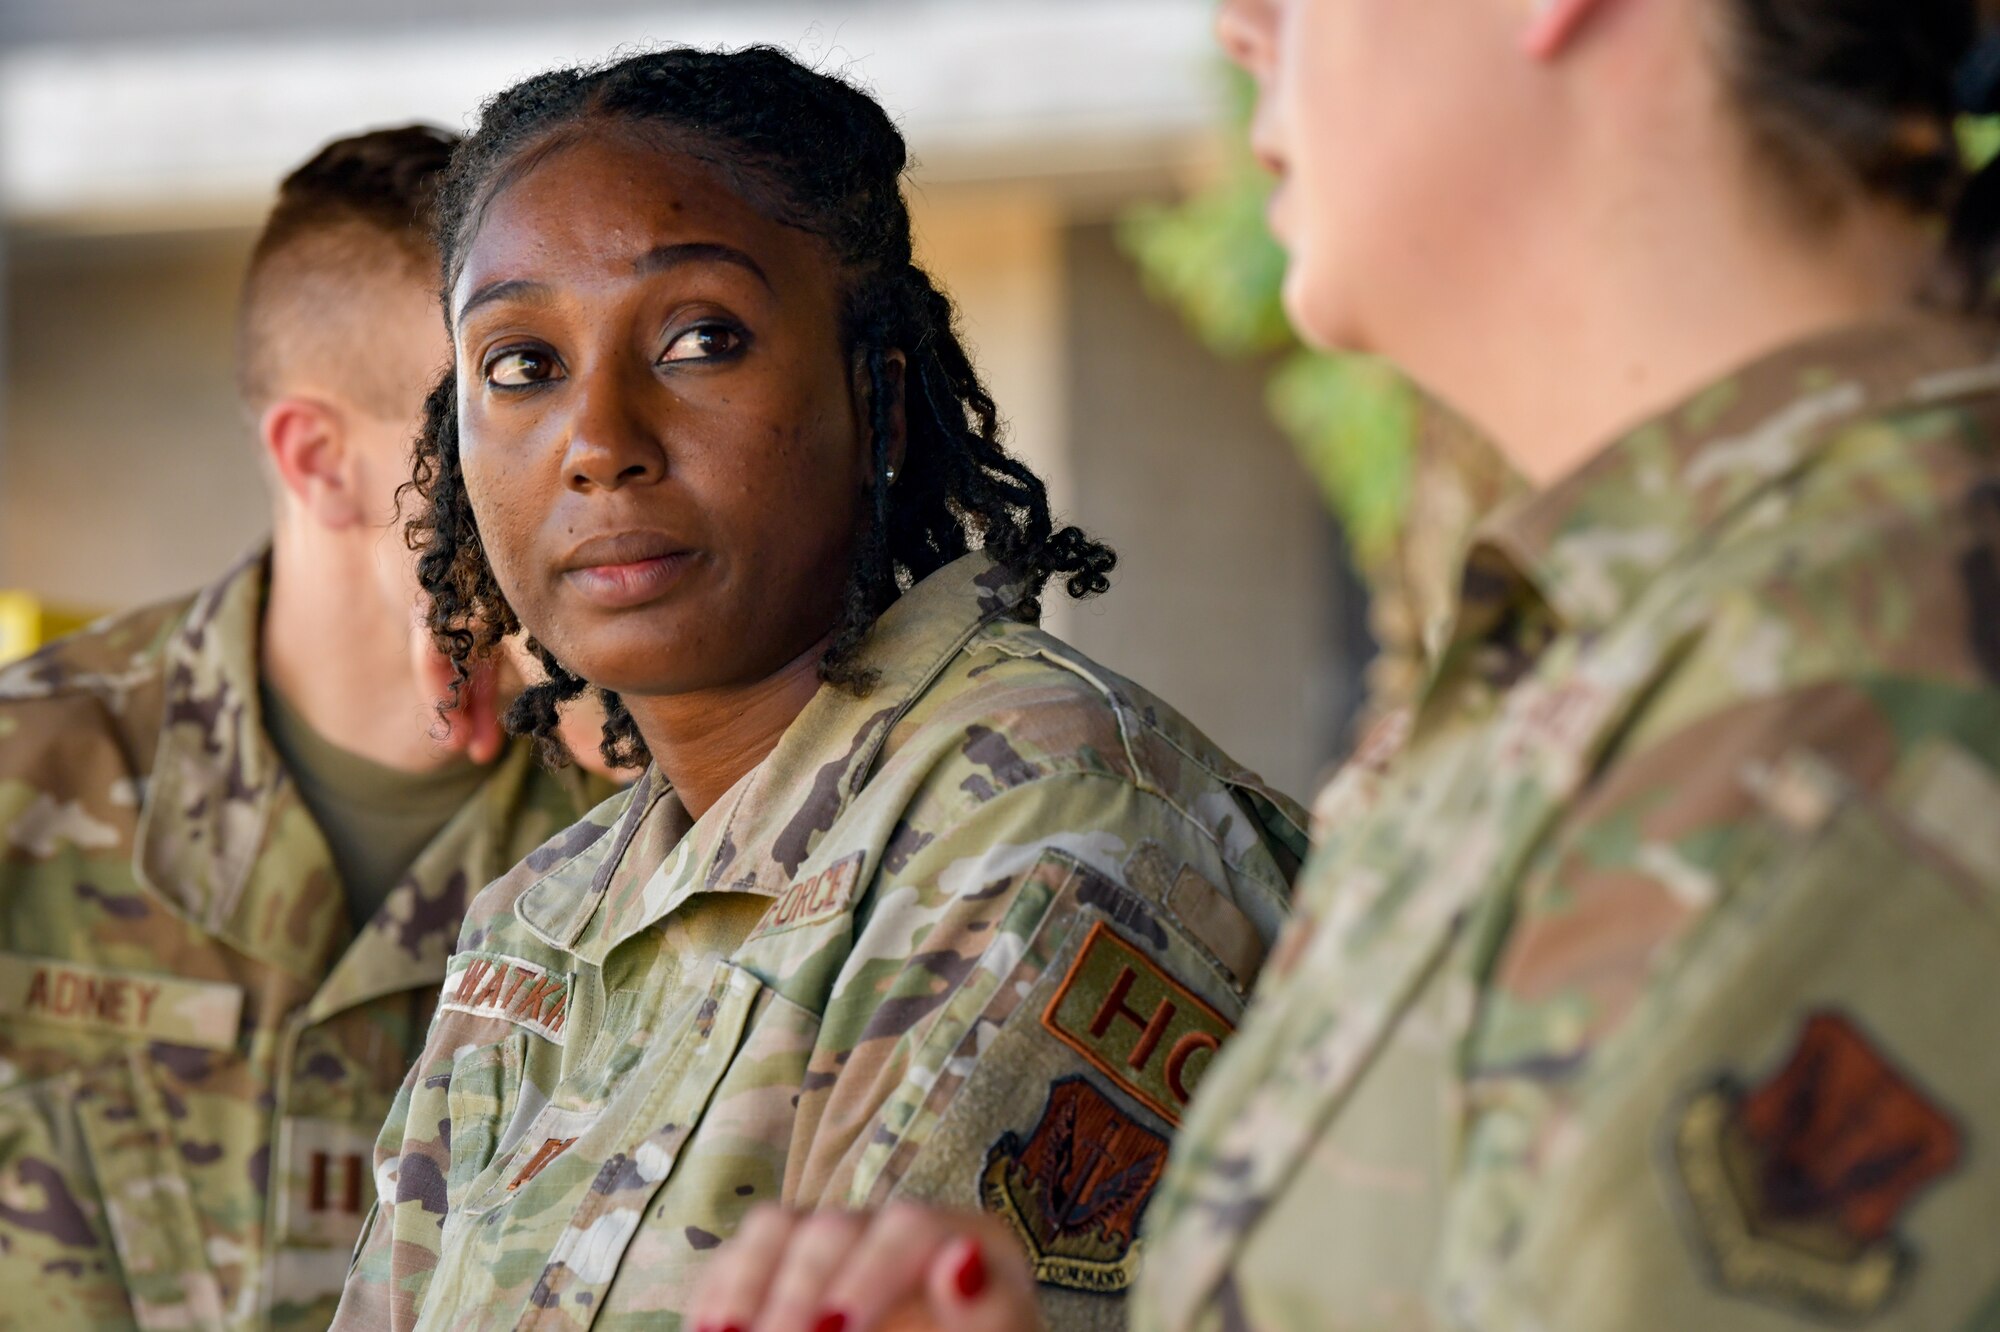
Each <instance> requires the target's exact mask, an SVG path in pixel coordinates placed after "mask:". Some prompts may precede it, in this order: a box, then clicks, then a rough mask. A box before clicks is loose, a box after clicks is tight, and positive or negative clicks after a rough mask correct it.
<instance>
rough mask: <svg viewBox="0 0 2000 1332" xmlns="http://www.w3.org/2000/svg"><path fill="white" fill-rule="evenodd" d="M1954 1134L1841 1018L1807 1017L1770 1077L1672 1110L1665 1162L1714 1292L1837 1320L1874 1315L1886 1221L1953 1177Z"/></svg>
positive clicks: (1957, 1142)
mask: <svg viewBox="0 0 2000 1332" xmlns="http://www.w3.org/2000/svg"><path fill="white" fill-rule="evenodd" d="M1961 1150H1962V1143H1961V1138H1960V1133H1959V1129H1958V1127H1957V1125H1956V1124H1954V1123H1953V1122H1952V1120H1951V1119H1950V1117H1949V1116H1947V1115H1946V1114H1945V1113H1944V1112H1943V1111H1942V1110H1940V1109H1939V1108H1938V1107H1937V1106H1936V1105H1935V1104H1933V1103H1932V1101H1931V1100H1930V1099H1929V1098H1928V1097H1927V1096H1925V1095H1924V1093H1923V1092H1922V1091H1920V1090H1919V1089H1918V1088H1917V1087H1916V1086H1915V1085H1914V1084H1913V1083H1912V1082H1911V1081H1910V1080H1909V1079H1908V1078H1906V1077H1905V1076H1904V1075H1903V1074H1902V1073H1901V1072H1900V1071H1899V1070H1898V1069H1896V1068H1895V1067H1894V1066H1893V1065H1892V1064H1890V1062H1889V1061H1888V1060H1887V1059H1885V1058H1884V1057H1883V1056H1882V1055H1881V1054H1880V1053H1878V1052H1877V1051H1876V1050H1875V1048H1874V1047H1873V1046H1872V1045H1871V1044H1870V1043H1869V1041H1868V1039H1867V1038H1866V1037H1865V1036H1864V1035H1863V1034H1862V1033H1861V1032H1860V1031H1859V1030H1858V1029H1857V1028H1856V1027H1855V1026H1854V1024H1853V1023H1851V1022H1849V1021H1848V1020H1847V1019H1846V1018H1844V1017H1842V1016H1840V1015H1838V1014H1835V1013H1815V1014H1813V1015H1812V1016H1811V1017H1810V1018H1808V1019H1807V1020H1806V1024H1805V1027H1804V1029H1803V1030H1802V1031H1801V1033H1800V1036H1799V1041H1798V1044H1797V1046H1796V1047H1795V1048H1794V1049H1793V1051H1792V1054H1791V1057H1790V1058H1789V1059H1787V1060H1786V1062H1785V1063H1784V1065H1783V1066H1782V1067H1780V1068H1779V1069H1778V1070H1777V1071H1776V1072H1775V1073H1773V1074H1772V1075H1771V1076H1770V1077H1769V1078H1767V1079H1766V1080H1765V1081H1764V1082H1762V1083H1761V1084H1759V1085H1757V1086H1755V1087H1746V1086H1744V1085H1743V1084H1742V1083H1741V1082H1739V1081H1738V1080H1737V1079H1735V1078H1732V1077H1724V1078H1720V1079H1718V1080H1717V1081H1716V1082H1715V1083H1713V1084H1711V1085H1710V1086H1709V1087H1708V1088H1706V1089H1705V1090H1703V1091H1701V1092H1700V1093H1698V1094H1696V1095H1695V1096H1694V1097H1693V1098H1691V1099H1690V1100H1689V1101H1688V1102H1687V1103H1686V1104H1685V1105H1684V1106H1683V1107H1682V1110H1681V1112H1680V1116H1679V1119H1678V1121H1677V1122H1676V1125H1675V1130H1674V1156H1675V1161H1676V1164H1677V1165H1678V1166H1679V1169H1680V1175H1681V1181H1682V1183H1683V1185H1684V1187H1685V1190H1686V1194H1687V1199H1688V1202H1689V1204H1690V1208H1689V1211H1690V1214H1691V1216H1692V1217H1693V1220H1694V1223H1695V1229H1696V1230H1697V1232H1698V1233H1699V1235H1700V1237H1701V1239H1702V1241H1703V1243H1704V1246H1705V1247H1706V1248H1707V1250H1708V1252H1709V1255H1710V1257H1711V1258H1712V1259H1713V1260H1714V1265H1715V1271H1716V1274H1717V1276H1718V1278H1719V1279H1720V1281H1721V1282H1722V1284H1723V1285H1724V1286H1725V1287H1727V1288H1729V1289H1730V1290H1733V1291H1736V1292H1738V1293H1740V1294H1746V1295H1757V1296H1762V1297H1765V1298H1770V1299H1775V1300H1778V1301H1780V1302H1784V1303H1789V1304H1796V1305H1803V1306H1806V1307H1807V1308H1809V1309H1812V1310H1815V1311H1818V1312H1822V1313H1830V1314H1835V1315H1840V1316H1845V1317H1861V1316H1865V1315H1867V1314H1871V1313H1873V1312H1875V1311H1876V1310H1878V1309H1880V1308H1882V1307H1883V1306H1884V1305H1885V1304H1887V1303H1888V1301H1889V1298H1890V1297H1891V1296H1892V1295H1893V1294H1894V1293H1895V1289H1896V1286H1897V1283H1898V1282H1899V1281H1900V1279H1901V1278H1902V1276H1903V1274H1904V1272H1905V1271H1906V1270H1907V1269H1908V1267H1909V1265H1910V1262H1911V1261H1912V1256H1911V1254H1910V1251H1909V1249H1908V1248H1907V1247H1906V1246H1905V1245H1904V1243H1903V1241H1902V1239H1901V1238H1900V1237H1899V1236H1898V1234H1897V1232H1896V1223H1897V1221H1898V1220H1899V1219H1900V1218H1901V1216H1902V1215H1903V1213H1904V1212H1905V1211H1906V1210H1907V1209H1908V1208H1909V1207H1910V1206H1911V1204H1912V1203H1913V1202H1914V1201H1915V1200H1916V1198H1917V1195H1918V1194H1919V1193H1921V1192H1922V1191H1923V1190H1924V1189H1925V1188H1927V1187H1929V1186H1930V1185H1931V1184H1932V1183H1934V1182H1935V1181H1936V1180H1938V1179H1939V1178H1940V1177H1942V1176H1943V1175H1945V1174H1947V1173H1949V1172H1950V1171H1951V1170H1952V1168H1953V1167H1954V1166H1956V1165H1957V1163H1958V1160H1959V1156H1960V1152H1961Z"/></svg>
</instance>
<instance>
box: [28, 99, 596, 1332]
mask: <svg viewBox="0 0 2000 1332" xmlns="http://www.w3.org/2000/svg"><path fill="white" fill-rule="evenodd" d="M452 143H453V138H452V136H450V135H446V134H444V133H442V132H440V131H436V130H431V129H428V128H423V127H410V128H405V129H395V130H382V131H376V132H373V133H368V134H362V135H358V136H355V137H352V138H347V139H342V140H340V141H338V142H336V143H333V144H330V145H329V146H327V147H326V148H325V149H324V150H322V151H321V152H320V153H318V154H317V155H316V156H314V157H313V158H312V159H311V160H310V161H308V162H306V163H305V164H304V165H303V166H301V167H299V168H298V170H297V171H295V172H293V173H292V174H291V175H290V176H289V177H288V178H287V179H286V180H285V182H284V183H283V185H282V186H280V188H279V191H278V199H277V203H276V206H275V207H274V208H273V210H272V212H271V215H270V218H269V220H268V222H267V223H266V225H265V227H264V230H263V233H262V234H261V236H260V237H259V239H258V242H257V245H256V248H255V251H254V254H253V257H252V259H251V262H250V268H249V274H248V277H247V279H246V282H245V286H244V292H243V298H242V336H241V344H240V348H239V366H240V371H241V380H242V392H243V399H244V403H245V407H246V409H247V410H248V411H249V413H250V414H251V416H252V419H253V420H254V421H255V422H256V426H257V431H258V438H259V442H260V443H261V445H262V448H263V453H264V460H265V462H266V463H267V472H268V474H269V475H270V476H271V477H272V479H273V485H272V492H273V521H274V535H273V538H272V542H271V544H270V546H269V547H268V548H266V549H260V550H259V551H257V552H255V553H254V554H253V555H251V556H250V557H249V558H248V559H246V560H245V561H244V562H243V563H242V564H241V565H239V566H238V567H237V568H235V569H232V570H230V571H229V572H228V573H226V574H224V575H222V576H221V577H220V578H219V579H218V580H217V581H216V582H215V583H213V584H212V585H210V586H209V587H208V588H206V589H204V590H203V591H201V592H200V593H198V594H196V595H195V596H193V597H191V598H181V599H179V600H176V601H173V602H170V603H167V604H165V605H161V606H155V607H152V608H150V609H146V610H141V611H136V612H133V613H131V614H127V615H123V616H120V617H117V618H115V619H111V620H107V621H105V622H104V623H102V624H99V625H97V626H95V627H93V628H91V629H89V630H87V631H85V632H83V633H81V634H78V635H76V636H74V637H72V638H69V639H66V640H63V641H61V642H58V643H55V644H53V645H51V646H50V647H49V648H48V649H46V650H45V651H43V652H42V653H40V654H39V655H37V656H35V657H32V658H30V659H28V660H26V661H24V662H20V663H17V664H15V665H14V666H12V667H10V668H8V669H7V670H6V671H5V672H4V673H0V1014H3V1015H4V1016H5V1019H6V1020H5V1022H4V1023H0V1323H4V1324H6V1325H8V1326H15V1325H17V1323H16V1319H17V1317H18V1319H19V1320H20V1321H19V1324H18V1325H23V1326H25V1325H27V1322H28V1320H29V1318H30V1316H32V1319H33V1322H34V1325H35V1326H37V1327H40V1328H45V1329H69V1328H104V1329H110V1328H130V1327H141V1328H206V1329H223V1328H227V1329H249V1328H283V1329H293V1328H296V1329H321V1328H324V1327H325V1326H326V1325H327V1323H328V1321H329V1320H330V1319H331V1318H332V1315H333V1306H334V1303H335V1301H336V1299H337V1297H338V1295H339V1292H340V1285H341V1279H342V1276H343V1275H344V1273H345V1271H346V1267H347V1260H348V1258H349V1256H350V1254H351V1253H352V1251H353V1246H354V1242H355V1239H356V1238H357V1237H358V1236H359V1234H360V1231H361V1223H362V1220H363V1218H364V1217H365V1216H366V1214H367V1211H368V1209H369V1207H371V1206H372V1205H373V1201H374V1174H373V1171H372V1170H371V1169H370V1164H371V1158H370V1151H371V1149H372V1146H373V1142H374V1137H375V1132H376V1130H377V1129H378V1128H379V1127H380V1125H381V1122H382V1117H383V1116H384V1115H385V1114H387V1113H388V1110H389V1106H390V1103H391V1101H392V1100H393V1099H394V1096H395V1093H396V1089H397V1087H398V1085H399V1084H400V1083H401V1081H402V1073H403V1070H404V1068H406V1067H407V1066H408V1062H409V1059H410V1057H411V1055H413V1054H414V1053H415V1051H416V1049H417V1048H418V1046H419V1044H420V1043H421V1041H422V1038H423V1034H424V1032H425V1030H426V1028H427V1025H428V1022H429V1017H430V1010H431V1008H432V1006H433V1005H434V1004H435V1003H436V1001H437V995H438V987H439V985H440V983H441V982H442V981H443V979H444V974H445V957H446V954H447V953H448V952H449V951H450V949H451V945H452V942H453V941H454V939H455V938H456V936H457V931H458V922H459V919H460V917H461V914H462V913H463V910H464V906H465V902H466V900H467V899H468V898H469V897H470V895H471V893H472V891H473V890H475V889H477V888H478V887H479V886H480V885H481V884H483V883H485V882H487V881H488V880H490V879H491V878H492V877H493V876H494V875H496V874H498V873H500V872H501V871H503V870H504V869H506V867H507V866H509V865H511V864H513V863H514V862H515V861H516V860H518V859H519V858H520V857H521V856H523V855H526V854H527V853H528V852H529V851H530V850H532V849H533V848H534V847H535V846H536V845H538V844H539V843H541V842H542V841H544V840H546V839H547V838H548V837H549V836H550V834H551V833H553V832H555V831H557V830H560V829H561V828H563V827H565V826H566V825H568V824H569V823H571V822H573V821H574V820H575V819H576V818H577V817H579V815H580V814H581V813H582V812H584V811H585V810H587V809H588V808H589V807H590V804H591V803H592V799H591V797H590V796H589V795H587V794H586V792H585V791H584V789H583V786H582V783H580V782H579V781H576V780H574V779H573V777H572V776H556V775H552V774H548V773H544V772H543V771H541V770H540V769H539V768H538V767H537V766H536V764H535V762H534V756H533V754H532V752H531V751H530V749H529V747H528V746H527V745H526V744H525V743H523V744H517V745H514V746H511V747H508V748H503V747H502V746H501V745H500V744H498V743H497V742H496V743H492V744H490V745H486V746H484V747H483V748H479V751H478V754H477V761H473V760H472V759H471V758H468V757H467V756H465V755H462V754H458V753H455V752H452V751H451V750H450V749H449V748H448V746H445V745H441V744H440V743H439V742H438V741H437V739H436V738H434V736H433V734H432V733H433V731H434V730H435V729H436V717H435V715H434V713H433V711H432V709H431V707H430V705H429V702H428V700H427V697H426V695H425V694H424V692H423V691H422V690H421V689H420V688H419V686H418V684H417V682H416V679H415V676H414V674H413V672H412V669H411V663H410V650H409V623H410V617H411V614H412V608H413V606H414V603H415V598H416V573H415V567H414V565H415V561H414V557H413V556H412V554H411V552H410V551H409V550H408V549H407V548H406V546H405V545H404V543H403V541H402V540H401V539H400V537H401V534H400V532H398V531H397V530H396V528H395V526H394V524H393V521H392V519H393V514H394V510H395V494H396V490H397V488H398V486H399V485H400V484H401V483H402V482H403V481H404V480H406V479H407V477H408V474H409V447H410V443H409V442H410V439H411V437H412V436H413V434H414V433H415V429H416V423H417V419H418V416H419V410H420V408H421V406H422V403H423V395H424V390H425V387H426V386H427V385H428V383H429V382H430V380H431V379H432V378H433V377H434V376H435V375H436V373H437V368H438V366H439V365H440V364H441V363H442V362H443V360H444V356H445V352H446V348H445V344H444V340H443V339H442V337H441V336H440V325H439V322H438V312H437V302H436V296H435V290H434V288H433V286H432V284H431V283H430V281H429V270H430V266H431V264H432V263H433V262H434V259H433V257H432V250H431V245H430V241H429V237H428V235H427V233H426V223H427V218H428V210H429V208H430V205H431V201H432V200H433V198H434V197H435V194H436V189H437V185H438V181H439V179H440V177H441V175H442V172H443V169H444V166H445V163H446V162H447V160H448V159H449V156H450V153H451V147H452ZM245 465H246V466H248V465H250V464H249V462H248V460H247V459H246V462H245ZM475 747H476V746H475Z"/></svg>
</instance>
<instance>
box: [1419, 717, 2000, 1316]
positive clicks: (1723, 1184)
mask: <svg viewBox="0 0 2000 1332" xmlns="http://www.w3.org/2000/svg"><path fill="white" fill-rule="evenodd" d="M1995 811H2000V729H1996V727H1995V725H1994V714H1993V711H1992V696H1991V694H1990V692H1987V691H1984V690H1982V689H1980V688H1978V687H1977V686H1973V685H1965V686H1953V685H1947V684H1941V683H1932V684H1928V685H1926V684H1921V683H1920V682H1919V681H1917V680H1915V679H1911V678H1904V679H1901V680H1892V679H1889V678H1886V677H1885V678H1879V679H1873V680H1868V681H1831V682H1828V683H1824V684H1821V685H1816V686H1813V687H1810V688H1802V689H1798V690H1794V691H1790V692H1788V693H1786V694H1784V695H1782V696H1779V697H1775V698H1767V699H1758V700H1746V701H1741V702H1739V703H1738V704H1737V705H1735V706H1732V707H1730V708H1727V709H1724V710H1721V711H1719V712H1717V713H1715V714H1713V715H1710V716H1707V717H1705V718H1703V719H1702V720H1701V721H1699V722H1698V723H1696V724H1693V725H1689V726H1687V727H1685V728H1681V729H1680V730H1678V731H1677V732H1676V733H1674V734H1671V735H1669V736H1666V737H1664V738H1662V739H1661V740H1660V741H1659V743H1657V744H1655V745H1653V746H1651V747H1649V748H1648V750H1647V751H1646V752H1645V753H1644V754H1642V755H1640V756H1639V757H1638V758H1637V759H1636V760H1635V761H1632V762H1628V763H1626V764H1624V765H1621V766H1620V767H1619V768H1617V769H1616V770H1614V771H1613V773H1612V774H1611V775H1610V776H1609V779H1608V782H1607V785H1606V788H1605V789H1603V790H1601V791H1600V792H1598V793H1597V794H1596V795H1595V796H1593V798H1592V807H1591V808H1590V809H1589V810H1588V815H1589V817H1588V818H1586V819H1585V820H1583V821H1582V822H1581V823H1580V824H1579V826H1578V830H1577V832H1576V834H1575V835H1574V836H1572V837H1569V838H1567V839H1566V840H1565V843H1564V845H1563V847H1562V848H1561V852H1560V855H1559V856H1558V857H1556V858H1555V860H1554V862H1553V863H1552V864H1550V865H1549V866H1548V867H1547V873H1546V877H1545V878H1544V879H1543V881H1542V883H1541V885H1540V886H1539V889H1536V888H1531V890H1530V892H1529V894H1528V895H1527V897H1526V899H1525V901H1524V904H1523V907H1522V910H1521V912H1520V920H1519V923H1518V924H1517V925H1516V927H1515V929H1514V931H1513V936H1512V938H1511V939H1510V940H1509V943H1508V946H1507V948H1506V950H1505V952H1504V954H1503V956H1502V958H1501V961H1500V966H1499V970H1498V973H1497V978H1496V984H1495V990H1494V992H1493V994H1492V995H1491V996H1490V998H1489V1001H1488V1003H1487V1006H1486V1012H1485V1013H1484V1014H1483V1015H1482V1021H1481V1023H1480V1025H1479V1027H1478V1028H1477V1030H1476V1033H1475V1038H1474V1040H1473V1042H1472V1043H1471V1051H1472V1053H1471V1057H1470V1061H1469V1062H1470V1065H1471V1066H1470V1068H1469V1070H1468V1073H1467V1079H1468V1084H1469V1088H1470V1095H1469V1097H1468V1100H1469V1102H1470V1104H1471V1106H1472V1107H1473V1113H1472V1114H1471V1115H1470V1116H1469V1124H1470V1129H1469V1131H1470V1134H1471V1138H1470V1142H1469V1144H1468V1145H1467V1146H1466V1147H1465V1148H1464V1150H1463V1151H1462V1153H1461V1159H1462V1161H1463V1162H1465V1164H1464V1166H1463V1167H1462V1170H1461V1174H1460V1176H1459V1179H1460V1183H1459V1186H1458V1187H1457V1189H1456V1190H1455V1193H1454V1197H1453V1200H1452V1205H1451V1209H1450V1216H1451V1220H1450V1225H1449V1232H1448V1239H1447V1243H1446V1246H1445V1249H1444V1251H1443V1273H1442V1276H1443V1286H1444V1288H1445V1293H1446V1302H1447V1306H1448V1307H1451V1308H1454V1309H1455V1310H1458V1311H1460V1312H1461V1313H1462V1315H1463V1316H1464V1318H1465V1319H1466V1323H1465V1325H1466V1326H1474V1327H1479V1328H1482V1329H1526V1328H1534V1329H1546V1330H1547V1332H1583V1330H1584V1329H1589V1330H1590V1332H1641V1329H1651V1328H1658V1327H1699V1328H1703V1329H1711V1330H1712V1332H1734V1330H1736V1329H1741V1330H1742V1332H1752V1330H1753V1329H1754V1330H1761V1329H1777V1328H1809V1327H1836V1326H1841V1327H1846V1326H1867V1327H1869V1328H1875V1329H1894V1330H1896V1332H1917V1330H1918V1329H1926V1330H1937V1332H1945V1330H1950V1332H1959V1330H1961V1329H1962V1330H1963V1332H1975V1330H1981V1329H1986V1328H1989V1327H1994V1326H2000V1322H1996V1320H2000V1249H1996V1247H1995V1246H1994V1244H1993V1242H1992V1236H1991V1219H1992V1217H1994V1216H1995V1215H2000V1154H1996V1153H1995V1152H1994V1151H1993V1150H1992V1144H1993V1142H1994V1141H1995V1140H1996V1138H2000V1061H1996V1060H1994V1059H1993V1057H1992V1036H1993V1033H1994V1032H1995V1031H2000V990H1996V988H1995V986H1994V984H1993V977H1994V976H1995V975H1996V974H2000V821H1997V820H1996V819H1995ZM1621 978H1622V979H1621Z"/></svg>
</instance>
